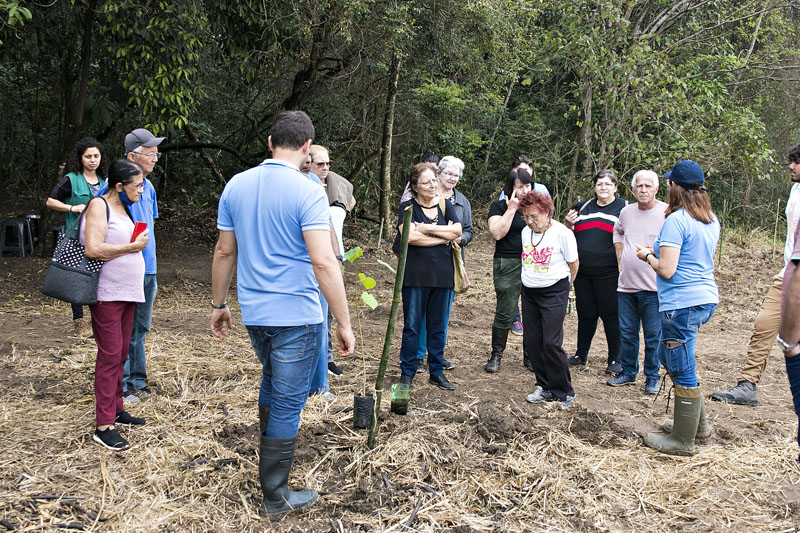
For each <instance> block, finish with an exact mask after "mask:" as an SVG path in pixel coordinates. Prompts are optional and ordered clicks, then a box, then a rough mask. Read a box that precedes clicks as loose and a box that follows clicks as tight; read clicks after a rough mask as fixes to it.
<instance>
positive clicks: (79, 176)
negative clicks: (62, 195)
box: [64, 172, 105, 235]
mask: <svg viewBox="0 0 800 533" xmlns="http://www.w3.org/2000/svg"><path fill="white" fill-rule="evenodd" d="M67 177H68V178H69V184H70V186H71V187H72V196H70V197H69V198H67V199H66V201H65V202H64V203H65V204H67V205H81V204H84V205H85V204H88V203H89V200H91V199H92V198H94V194H92V188H91V187H89V184H88V183H86V178H84V177H83V173H78V172H70V173H69V174H67ZM97 180H98V182H99V183H100V186H101V187H102V186H103V184H104V183H105V180H104V179H103V178H101V177H100V176H97ZM64 215H65V217H66V226H64V231H67V230H68V229H69V228H70V227H71V226H72V224H73V223H74V222H75V219H77V218H78V217H79V216H80V213H71V212H69V211H67V212H66V213H64ZM77 234H78V228H75V234H74V235H77Z"/></svg>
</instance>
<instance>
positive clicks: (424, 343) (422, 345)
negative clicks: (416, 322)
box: [417, 291, 456, 359]
mask: <svg viewBox="0 0 800 533" xmlns="http://www.w3.org/2000/svg"><path fill="white" fill-rule="evenodd" d="M455 297H456V293H455V292H453V291H450V303H449V304H447V320H446V321H445V323H444V345H445V346H447V326H448V325H449V324H450V310H451V309H452V308H453V298H455ZM426 353H428V332H427V330H426V328H425V320H423V321H422V326H421V328H420V332H419V348H417V359H425V354H426Z"/></svg>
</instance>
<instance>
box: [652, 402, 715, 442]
mask: <svg viewBox="0 0 800 533" xmlns="http://www.w3.org/2000/svg"><path fill="white" fill-rule="evenodd" d="M700 400H701V402H700V422H698V423H697V435H695V438H696V439H707V438H708V437H710V436H711V429H712V428H711V424H709V423H708V419H707V418H706V403H705V400H703V398H700ZM663 428H664V431H666V432H667V433H672V420H665V421H664V426H663Z"/></svg>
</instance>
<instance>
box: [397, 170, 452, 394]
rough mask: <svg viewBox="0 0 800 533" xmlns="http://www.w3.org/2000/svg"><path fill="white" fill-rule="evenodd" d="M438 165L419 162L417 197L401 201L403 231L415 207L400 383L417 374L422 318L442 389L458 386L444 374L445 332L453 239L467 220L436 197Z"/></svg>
mask: <svg viewBox="0 0 800 533" xmlns="http://www.w3.org/2000/svg"><path fill="white" fill-rule="evenodd" d="M435 169H436V167H434V166H433V165H432V164H431V163H417V164H416V165H414V166H413V168H412V169H411V176H410V177H409V184H410V187H411V193H412V198H411V199H410V200H408V201H405V202H403V203H401V204H400V213H399V216H398V220H397V231H398V232H399V233H402V232H403V213H404V212H405V209H406V208H407V207H411V210H412V211H411V228H410V230H409V234H408V253H407V255H406V270H405V275H404V277H403V317H404V319H403V342H402V345H401V347H400V369H401V371H402V375H401V376H400V383H405V384H407V385H411V382H412V380H413V379H414V376H415V375H416V373H417V364H418V362H417V348H418V347H419V335H420V331H421V327H422V321H423V320H425V328H426V331H427V341H428V368H429V369H430V378H429V381H430V382H431V383H433V384H434V385H437V386H438V387H440V388H442V389H447V390H452V389H454V388H455V387H454V386H453V384H452V383H450V382H449V381H448V380H447V378H446V377H444V374H443V370H444V366H443V365H444V363H443V361H444V335H445V333H444V332H445V326H446V324H447V319H448V308H449V306H450V294H451V293H452V292H453V259H452V256H451V252H450V241H453V240H456V239H458V238H459V237H460V236H461V221H460V220H459V219H458V215H456V211H455V208H454V207H453V205H452V204H451V203H450V202H447V201H444V200H443V201H441V202H440V201H439V199H438V198H437V196H436V190H437V185H438V180H437V178H436V173H435Z"/></svg>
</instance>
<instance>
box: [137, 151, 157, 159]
mask: <svg viewBox="0 0 800 533" xmlns="http://www.w3.org/2000/svg"><path fill="white" fill-rule="evenodd" d="M134 153H135V154H136V155H139V156H142V157H146V158H147V159H155V160H159V159H161V152H153V153H152V154H143V153H141V152H134Z"/></svg>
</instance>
